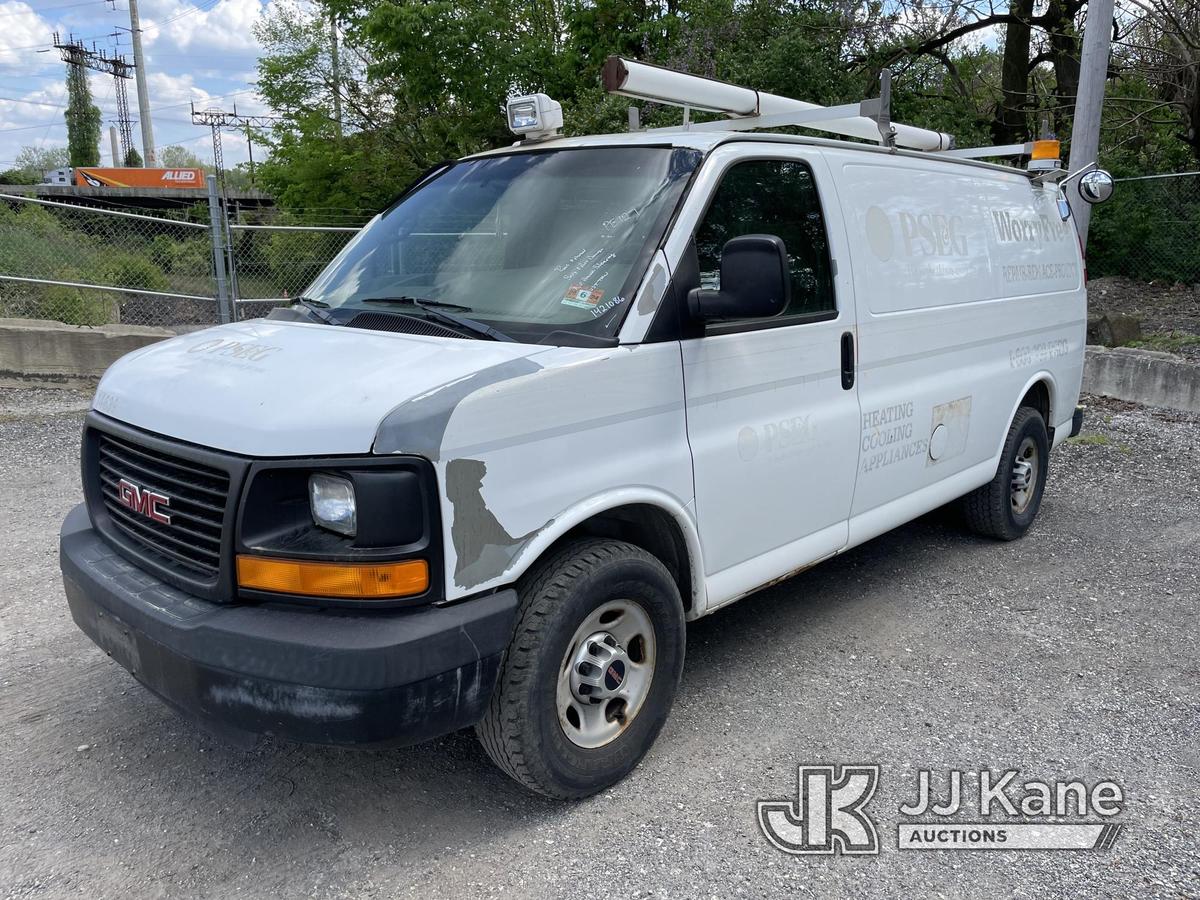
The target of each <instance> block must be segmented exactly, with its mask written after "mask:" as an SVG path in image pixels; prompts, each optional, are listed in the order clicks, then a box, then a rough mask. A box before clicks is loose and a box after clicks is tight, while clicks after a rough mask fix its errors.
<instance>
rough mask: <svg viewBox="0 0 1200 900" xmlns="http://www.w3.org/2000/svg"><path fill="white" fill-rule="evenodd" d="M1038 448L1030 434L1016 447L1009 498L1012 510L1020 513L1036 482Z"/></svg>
mask: <svg viewBox="0 0 1200 900" xmlns="http://www.w3.org/2000/svg"><path fill="white" fill-rule="evenodd" d="M1038 465H1039V460H1038V448H1037V443H1036V442H1035V441H1034V439H1033V437H1032V436H1029V437H1026V438H1025V440H1023V441H1021V445H1020V446H1019V447H1017V454H1016V458H1015V459H1014V460H1013V470H1012V480H1011V488H1012V492H1011V499H1012V508H1013V512H1015V513H1017V514H1018V515H1020V514H1021V513H1023V512H1025V510H1026V509H1027V508H1028V507H1029V501H1030V500H1031V499H1032V498H1033V493H1034V490H1035V488H1036V487H1037V483H1038Z"/></svg>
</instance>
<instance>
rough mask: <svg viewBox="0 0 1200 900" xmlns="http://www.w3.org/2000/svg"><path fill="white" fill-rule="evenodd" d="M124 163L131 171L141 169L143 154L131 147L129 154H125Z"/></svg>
mask: <svg viewBox="0 0 1200 900" xmlns="http://www.w3.org/2000/svg"><path fill="white" fill-rule="evenodd" d="M124 162H125V165H126V166H127V167H128V168H130V169H140V168H141V167H142V165H143V163H142V154H140V153H138V152H137V150H136V149H135V148H134V147H130V148H129V152H128V153H126V154H125V160H124Z"/></svg>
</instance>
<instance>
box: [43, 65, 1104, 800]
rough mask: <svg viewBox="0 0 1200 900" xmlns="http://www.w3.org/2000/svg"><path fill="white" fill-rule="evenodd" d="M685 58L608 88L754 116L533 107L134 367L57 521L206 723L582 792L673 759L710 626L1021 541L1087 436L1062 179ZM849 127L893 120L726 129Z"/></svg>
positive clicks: (65, 560)
mask: <svg viewBox="0 0 1200 900" xmlns="http://www.w3.org/2000/svg"><path fill="white" fill-rule="evenodd" d="M643 70H645V71H643ZM646 72H649V76H648V77H650V78H651V81H652V82H653V79H659V80H664V79H665V80H666V81H667V82H669V83H665V84H658V83H657V82H653V83H649V84H648V86H646V87H644V88H643V89H641V90H640V91H639V90H638V89H637V87H636V85H635V84H633V82H634V81H635V80H636V79H635V78H634V76H635V75H643V76H644V75H646ZM675 76H676V73H666V72H665V70H651V69H650V67H637V66H636V64H633V63H617V64H616V65H615V66H611V67H610V70H609V71H606V78H607V80H608V81H609V82H610V88H612V89H614V90H620V91H622V92H623V93H628V94H633V95H638V96H654V97H658V98H659V99H664V100H667V101H673V102H679V103H683V104H685V105H689V106H692V107H694V108H695V107H705V106H707V107H708V108H710V109H717V110H723V111H725V112H726V113H728V114H729V115H730V116H731V118H729V119H727V120H723V121H718V122H715V123H704V124H696V125H692V124H689V125H688V126H687V127H682V128H678V129H674V130H667V131H642V130H637V131H632V132H631V133H628V134H621V135H604V136H596V137H583V138H561V137H558V136H557V135H556V131H557V126H558V125H560V124H561V113H559V112H558V110H557V108H556V104H553V103H552V102H551V101H549V100H548V98H545V97H544V96H542V95H537V96H535V97H531V98H520V99H519V100H517V101H514V102H512V103H510V104H509V108H508V112H509V118H510V123H511V124H512V126H513V127H514V130H516V131H518V132H524V133H525V134H526V135H527V137H526V139H525V140H523V141H522V142H520V143H519V144H517V145H516V146H513V147H511V148H506V149H501V150H496V151H493V152H488V153H482V154H479V155H476V156H472V157H468V158H466V159H463V160H459V161H458V162H456V163H453V164H448V165H444V166H442V167H440V168H438V169H436V170H435V171H433V172H430V173H429V174H428V175H427V176H425V177H424V178H423V179H422V180H421V181H419V183H418V184H416V185H415V186H414V187H413V188H411V189H410V190H409V191H408V192H407V193H406V194H405V195H404V196H402V197H401V198H400V199H399V200H397V201H396V202H395V203H394V204H393V205H392V206H391V207H389V208H388V209H387V210H386V211H385V212H383V213H381V214H380V215H379V216H377V217H376V218H375V219H374V220H372V222H371V223H370V224H369V225H368V226H366V227H365V228H364V229H363V230H362V232H361V233H360V234H359V235H357V236H356V237H355V239H354V240H353V241H352V242H351V243H350V244H349V245H348V246H347V247H346V249H345V250H344V251H343V252H342V253H341V254H340V255H339V256H338V257H337V258H336V259H335V260H334V261H333V262H332V263H330V265H329V267H328V268H327V269H326V270H325V272H324V273H323V274H322V275H321V276H320V277H319V278H318V279H317V280H316V281H315V282H314V283H313V285H312V286H311V288H310V289H309V290H308V291H307V292H306V295H305V297H303V298H301V299H300V300H298V301H297V302H296V303H295V304H294V305H292V306H291V307H288V308H286V309H281V310H276V311H275V312H274V313H273V314H272V315H271V316H270V317H269V318H267V319H263V320H254V321H243V322H238V323H235V324H230V325H225V326H221V327H218V328H213V329H210V330H207V331H203V332H200V333H195V334H188V335H184V336H180V337H177V338H174V339H172V340H168V341H165V342H163V343H159V344H156V345H153V346H150V347H147V348H145V349H142V350H139V351H136V352H134V353H131V354H130V355H128V356H126V357H125V358H123V359H122V360H120V361H119V362H118V363H116V364H115V365H114V366H113V367H112V368H111V369H110V370H109V371H108V373H107V374H106V375H105V376H104V379H103V381H102V382H101V384H100V386H99V389H98V391H97V393H96V397H95V402H94V406H93V409H92V410H91V412H90V413H89V415H88V417H87V423H86V428H85V433H84V437H83V453H82V467H83V482H84V492H85V496H86V503H85V504H83V505H81V506H80V507H78V508H77V509H75V510H74V511H73V512H71V513H70V515H69V516H68V517H67V519H66V521H65V523H64V525H63V529H62V538H61V562H62V570H63V576H64V580H65V584H66V593H67V598H68V600H69V603H70V607H71V611H72V614H73V616H74V618H75V620H76V622H77V623H78V624H79V626H80V627H81V628H82V629H83V630H84V631H85V632H86V633H87V634H88V635H89V636H91V638H92V639H93V640H94V641H95V642H96V643H97V644H99V646H100V647H102V648H103V649H104V650H106V651H107V652H108V653H109V654H111V655H112V656H113V657H114V658H115V659H117V660H118V661H119V662H120V663H121V664H122V665H123V666H125V667H126V668H128V669H129V670H130V671H131V672H132V673H133V674H134V675H135V676H136V677H137V678H138V680H139V681H141V682H142V683H144V684H145V685H146V686H147V687H148V688H150V689H151V690H153V691H154V692H156V693H157V694H159V695H160V696H162V697H163V698H164V699H165V700H166V701H167V702H169V703H170V704H171V705H173V706H175V707H176V708H178V709H180V710H182V711H183V712H185V713H187V714H189V715H191V716H193V717H195V718H197V719H199V720H201V721H203V722H205V723H208V724H209V725H215V726H218V727H230V728H233V729H238V730H241V731H250V732H258V733H273V734H278V735H282V736H286V737H291V738H295V739H297V740H301V741H309V742H323V743H336V744H367V745H381V744H382V745H386V744H401V743H406V742H414V741H419V740H423V739H427V738H430V737H433V736H436V735H439V734H443V733H446V732H448V731H451V730H454V729H459V728H463V727H467V726H474V727H475V728H476V730H477V733H478V735H479V737H480V739H481V741H482V743H483V746H484V747H485V748H486V750H487V752H488V754H489V755H490V756H491V757H492V759H494V760H495V761H496V763H497V764H499V766H500V767H501V768H502V769H504V770H505V771H506V772H508V773H509V774H510V775H512V776H513V777H515V778H516V779H518V780H519V781H520V782H522V783H523V784H525V785H527V786H529V787H530V788H532V789H534V790H537V791H541V792H543V793H545V794H548V795H551V796H555V797H564V798H566V797H580V796H584V795H587V794H590V793H592V792H595V791H597V790H599V789H601V788H603V787H605V786H607V785H610V784H612V783H613V782H615V781H616V780H618V779H619V778H621V777H622V776H624V775H625V774H626V773H628V772H629V771H630V770H631V769H632V768H633V767H634V766H635V765H636V764H637V762H638V760H639V759H640V758H641V757H642V755H643V754H644V753H645V752H646V751H647V749H648V748H649V747H650V745H651V743H652V742H653V741H654V739H655V736H656V735H657V733H658V731H659V729H660V728H661V727H662V725H663V722H664V720H665V718H666V716H667V713H668V711H669V709H670V707H671V702H672V698H673V696H674V693H675V688H676V684H677V683H678V681H679V677H680V672H681V670H682V667H683V660H684V643H685V622H686V621H687V620H690V619H696V618H699V617H700V616H704V615H707V614H708V613H711V612H713V611H714V610H716V609H719V608H720V607H722V606H724V605H726V604H728V603H731V602H733V601H734V600H737V599H738V598H740V597H744V596H745V595H747V594H749V593H751V592H753V591H755V590H756V589H758V588H761V587H763V586H765V585H769V584H772V583H774V582H777V581H779V580H780V579H782V578H785V577H787V576H788V575H789V574H792V573H795V572H798V571H800V570H802V569H804V568H806V567H808V566H811V565H813V564H814V563H817V562H819V561H821V560H823V559H827V558H829V557H831V556H834V555H836V554H838V553H841V552H843V551H845V550H847V549H849V548H851V547H854V546H855V545H857V544H861V543H862V542H864V541H867V540H869V539H871V538H873V537H875V536H877V535H880V534H882V533H884V532H886V531H888V530H889V529H892V528H895V527H896V526H898V525H900V524H902V523H904V522H907V521H909V520H910V519H912V518H914V517H915V516H919V515H921V514H922V513H925V512H927V511H929V510H932V509H934V508H935V507H938V506H941V505H942V504H946V503H948V502H950V501H953V500H956V499H958V498H962V499H963V502H964V508H965V510H966V518H967V521H968V522H969V523H970V524H971V526H972V527H973V528H975V529H976V530H977V531H979V532H980V533H982V534H985V535H989V536H992V537H995V538H1001V539H1005V540H1009V539H1013V538H1017V537H1020V536H1021V535H1023V534H1024V533H1025V532H1026V531H1027V530H1028V529H1029V527H1030V525H1031V524H1032V523H1033V520H1034V518H1035V516H1036V515H1037V512H1038V506H1039V504H1040V502H1041V498H1042V490H1043V486H1044V485H1045V481H1046V471H1047V465H1048V462H1049V454H1050V451H1051V449H1052V448H1053V447H1054V446H1056V445H1057V444H1058V443H1060V442H1061V441H1062V440H1064V439H1065V438H1066V437H1067V436H1068V435H1069V434H1071V433H1072V431H1073V429H1077V428H1078V424H1079V419H1078V417H1077V414H1076V400H1077V396H1078V393H1079V385H1080V377H1081V370H1082V366H1083V351H1084V329H1085V304H1086V300H1085V292H1084V280H1085V274H1084V267H1083V261H1082V259H1081V254H1080V247H1079V243H1078V241H1077V238H1076V233H1075V228H1074V226H1073V223H1072V221H1071V218H1070V215H1069V211H1068V210H1067V208H1066V204H1065V202H1064V201H1063V195H1062V192H1061V190H1060V187H1059V186H1058V184H1057V183H1056V181H1057V180H1058V179H1061V178H1062V177H1063V176H1064V175H1065V173H1062V172H1059V171H1057V169H1056V168H1055V167H1054V166H1043V167H1042V168H1041V169H1039V170H1037V171H1035V172H1033V173H1031V172H1028V171H1025V170H1024V169H1018V168H1013V167H1008V166H1003V165H997V164H990V163H984V162H979V161H976V160H973V159H970V158H968V157H970V156H971V155H972V153H971V152H970V151H953V150H949V149H947V147H948V146H949V139H948V137H947V136H945V135H939V134H936V133H934V132H925V131H923V130H921V129H905V128H904V126H893V125H892V124H891V123H890V122H888V121H887V115H886V104H882V105H881V104H878V103H876V105H875V106H874V107H871V106H870V105H869V104H863V105H862V106H861V107H858V106H856V107H855V109H854V110H852V112H855V113H856V115H853V116H846V115H843V113H844V111H843V110H831V111H820V112H815V113H814V111H813V110H812V108H811V107H810V106H808V105H806V104H801V105H800V106H801V108H800V109H799V110H796V109H793V108H791V107H787V105H786V103H784V102H782V98H769V97H768V95H760V94H757V93H756V92H753V91H751V92H749V93H750V94H754V100H753V102H752V105H751V106H749V107H746V108H742V107H740V106H739V105H738V104H740V103H741V102H742V99H744V97H743V95H740V94H737V93H736V92H737V91H739V90H741V89H738V88H733V87H731V86H722V85H718V84H717V83H716V82H707V81H704V80H702V79H689V77H688V76H677V79H678V80H671V78H672V77H675ZM725 88H728V90H729V94H728V96H726V95H725V94H722V95H721V96H720V97H718V98H716V99H712V100H709V101H708V102H707V103H706V102H705V97H706V96H708V95H707V93H706V92H709V91H717V90H718V89H720V90H723V89H725ZM691 91H694V92H695V93H696V98H695V99H692V98H691V97H690V95H689V92H691ZM774 101H781V102H780V103H776V104H775V105H774V106H772V105H771V104H772V103H773V102H774ZM787 102H792V101H787ZM881 106H882V108H881ZM826 112H828V115H829V120H828V121H825V122H823V123H822V124H821V125H820V127H823V128H825V129H826V130H830V131H835V132H839V133H846V134H856V133H858V132H859V131H861V129H862V128H863V122H865V123H866V127H868V128H878V129H879V131H878V134H879V135H881V136H882V142H881V143H880V145H878V146H872V145H866V144H861V143H851V142H847V141H836V140H825V139H816V138H807V137H797V136H788V135H778V134H763V133H754V134H748V133H743V131H742V130H740V129H742V128H745V127H754V126H755V125H757V126H762V127H769V126H773V125H779V124H788V123H789V122H796V123H799V124H811V123H813V122H814V121H816V120H815V119H814V118H813V117H814V115H823V114H825V113H826ZM858 112H866V113H868V117H867V118H866V119H863V118H862V117H861V116H859V115H857V113H858ZM784 120H788V121H784ZM904 144H908V145H909V146H914V145H915V146H926V145H932V146H926V149H921V150H908V149H903V147H902V146H901V145H904ZM939 148H940V149H939ZM1001 152H1003V148H1001V149H997V150H992V151H988V153H989V154H990V153H1001ZM956 154H957V155H956ZM974 155H986V154H985V153H984V152H982V151H980V152H976V153H975V154H974ZM1035 155H1038V154H1035ZM1042 155H1044V154H1042ZM1107 189H1108V184H1107V183H1106V181H1105V177H1104V176H1103V173H1101V174H1100V175H1095V177H1091V178H1090V179H1089V190H1091V191H1092V192H1093V193H1094V194H1096V195H1097V196H1101V195H1103V194H1104V193H1106V191H1107Z"/></svg>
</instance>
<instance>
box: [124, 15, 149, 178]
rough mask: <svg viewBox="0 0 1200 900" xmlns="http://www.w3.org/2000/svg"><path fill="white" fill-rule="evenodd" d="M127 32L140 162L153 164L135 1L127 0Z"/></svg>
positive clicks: (140, 30) (139, 28) (138, 22)
mask: <svg viewBox="0 0 1200 900" xmlns="http://www.w3.org/2000/svg"><path fill="white" fill-rule="evenodd" d="M129 31H130V34H131V35H132V37H133V66H134V74H135V75H136V76H137V97H138V118H139V119H140V120H141V123H142V160H143V163H144V164H145V165H147V166H153V165H154V164H155V158H154V126H153V125H152V124H151V122H150V90H149V88H148V87H147V86H146V57H144V56H143V55H142V26H141V22H140V21H139V20H138V7H137V0H129Z"/></svg>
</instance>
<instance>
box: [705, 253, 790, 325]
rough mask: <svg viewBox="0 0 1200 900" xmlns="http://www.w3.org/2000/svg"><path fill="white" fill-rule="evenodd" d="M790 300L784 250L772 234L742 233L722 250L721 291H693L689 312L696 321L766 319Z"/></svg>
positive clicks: (775, 314) (778, 312) (781, 309)
mask: <svg viewBox="0 0 1200 900" xmlns="http://www.w3.org/2000/svg"><path fill="white" fill-rule="evenodd" d="M791 300H792V276H791V272H790V271H788V258H787V248H786V247H784V245H783V241H782V240H781V239H780V238H778V237H776V236H775V235H773V234H744V235H742V236H741V237H735V238H733V239H732V240H730V241H727V242H726V244H725V246H724V247H723V248H721V289H720V290H719V291H713V290H707V289H705V288H694V289H693V290H692V291H690V292H689V293H688V311H689V312H690V313H691V314H692V316H694V317H695V318H697V319H765V318H768V317H770V316H777V315H779V314H780V313H781V312H783V311H784V310H785V309H787V308H788V304H789V303H790V302H791Z"/></svg>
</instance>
